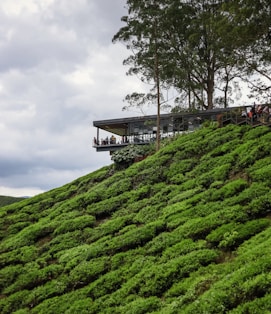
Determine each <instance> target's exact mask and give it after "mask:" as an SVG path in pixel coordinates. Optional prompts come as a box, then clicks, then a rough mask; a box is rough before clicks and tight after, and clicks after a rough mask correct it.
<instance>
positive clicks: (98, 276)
mask: <svg viewBox="0 0 271 314" xmlns="http://www.w3.org/2000/svg"><path fill="white" fill-rule="evenodd" d="M270 139H271V132H270V130H269V129H268V128H267V127H258V128H250V127H248V126H243V127H238V126H232V125H229V126H227V127H225V128H221V129H216V128H203V129H201V130H199V131H197V132H195V133H190V134H185V135H182V136H178V137H176V138H175V139H174V140H172V141H171V142H169V143H167V145H166V146H165V147H164V148H163V149H161V150H160V151H159V152H158V153H156V154H154V155H152V156H149V157H148V158H146V159H145V160H143V161H141V162H138V163H135V164H133V165H132V166H130V167H129V168H127V169H126V170H121V171H120V170H116V169H114V166H113V165H112V166H109V167H104V168H102V169H100V170H98V171H96V172H94V173H92V174H89V175H87V176H85V177H82V178H79V179H77V180H75V181H74V182H71V183H70V184H67V185H65V186H63V187H61V188H58V189H55V190H52V191H49V192H47V193H44V194H41V195H38V196H36V197H34V198H31V199H28V200H24V201H22V202H20V203H17V204H13V205H10V206H6V207H3V208H2V209H0V218H1V220H0V236H1V243H0V289H1V297H0V312H1V313H3V314H5V313H6V314H10V313H16V314H26V313H38V314H42V313H46V314H50V313H52V314H57V313H61V314H62V313H110V314H112V313H125V314H126V313H191V314H192V313H193V314H194V313H219V314H221V313H256V314H257V313H264V312H266V313H267V312H268V311H270V310H271V297H270V289H271V280H270V279H271V278H270V274H269V273H270V268H271V263H270V241H271V240H270V239H271V237H270V235H271V234H270V233H271V228H270V211H271V194H270V193H271V192H270V184H271V179H270V178H271V176H270V174H271V173H270V169H271V168H270V164H271V163H270V161H271V156H270V145H269V143H270ZM268 174H269V175H268Z"/></svg>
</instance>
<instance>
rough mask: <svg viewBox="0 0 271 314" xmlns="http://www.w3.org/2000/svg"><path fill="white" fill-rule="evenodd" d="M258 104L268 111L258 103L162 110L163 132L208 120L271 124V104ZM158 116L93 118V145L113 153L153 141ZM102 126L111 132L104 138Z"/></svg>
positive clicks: (170, 133)
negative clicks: (186, 110)
mask: <svg viewBox="0 0 271 314" xmlns="http://www.w3.org/2000/svg"><path fill="white" fill-rule="evenodd" d="M259 106H261V108H262V109H263V108H266V107H267V108H268V112H267V113H266V114H265V113H264V112H261V113H258V114H257V109H256V106H255V108H254V107H251V106H242V107H230V108H217V109H212V110H205V111H195V112H178V113H168V114H161V116H160V136H161V138H164V137H170V136H173V135H174V134H178V133H181V132H185V131H194V130H196V129H198V128H200V127H201V126H202V124H203V123H204V122H206V121H211V122H218V124H219V125H220V126H223V125H226V124H229V123H234V124H250V125H252V126H256V125H262V124H267V125H270V121H269V116H270V113H271V107H270V106H268V105H259ZM257 108H258V106H257ZM252 111H255V114H254V113H253V114H251V112H252ZM156 119H157V116H156V115H148V116H140V117H129V118H120V119H109V120H99V121H93V126H94V127H96V128H97V136H96V137H95V138H94V139H93V147H94V148H96V151H97V152H102V151H109V152H110V153H112V152H114V151H116V150H119V149H121V148H123V147H125V146H127V145H129V144H137V145H145V144H149V143H151V142H154V141H155V140H156V134H157V127H156ZM100 130H103V131H106V132H108V136H107V137H105V138H101V137H100Z"/></svg>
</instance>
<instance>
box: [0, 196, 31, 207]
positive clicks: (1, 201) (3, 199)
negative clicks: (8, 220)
mask: <svg viewBox="0 0 271 314" xmlns="http://www.w3.org/2000/svg"><path fill="white" fill-rule="evenodd" d="M24 199H25V198H24V197H12V196H2V195H0V207H3V206H6V205H10V204H13V203H16V202H20V201H22V200H24Z"/></svg>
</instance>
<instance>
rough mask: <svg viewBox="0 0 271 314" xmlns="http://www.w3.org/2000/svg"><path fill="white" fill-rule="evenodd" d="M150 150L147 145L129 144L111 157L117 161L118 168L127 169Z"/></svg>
mask: <svg viewBox="0 0 271 314" xmlns="http://www.w3.org/2000/svg"><path fill="white" fill-rule="evenodd" d="M149 151H150V147H148V146H147V147H146V146H145V145H128V146H126V147H124V148H123V149H121V150H117V151H115V152H114V153H113V154H112V156H111V159H112V160H113V161H114V162H115V165H116V168H117V169H125V168H127V167H129V166H130V165H132V164H133V163H134V162H135V161H136V159H137V158H138V159H139V158H143V157H144V156H145V155H147V154H148V153H149Z"/></svg>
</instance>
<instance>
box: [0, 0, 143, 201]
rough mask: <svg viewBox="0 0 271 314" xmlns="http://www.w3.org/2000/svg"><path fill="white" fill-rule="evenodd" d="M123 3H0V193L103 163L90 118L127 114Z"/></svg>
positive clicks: (25, 190)
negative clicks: (118, 39)
mask: <svg viewBox="0 0 271 314" xmlns="http://www.w3.org/2000/svg"><path fill="white" fill-rule="evenodd" d="M125 2H126V1H125V0H114V1H111V0H92V1H89V0H78V1H70V0H31V1H30V0H27V1H21V0H2V1H1V4H0V18H1V26H0V141H1V150H0V194H2V195H14V196H18V195H19V196H21V195H34V194H37V193H40V192H42V191H46V190H49V189H52V188H55V187H58V186H61V185H63V184H66V183H68V182H70V181H72V180H74V179H76V178H78V177H79V176H81V175H85V174H87V173H88V172H92V171H94V170H96V169H98V168H100V167H101V166H103V165H107V164H110V163H111V160H110V156H109V153H97V152H96V151H95V150H94V149H93V148H92V146H91V145H92V138H93V137H94V136H95V135H96V130H95V129H94V128H93V127H92V122H93V120H100V119H110V118H115V117H121V116H127V115H129V114H127V113H123V112H122V111H121V109H122V107H123V102H122V100H123V98H124V97H125V95H126V94H127V93H130V92H132V91H134V90H137V89H140V87H141V86H140V82H139V81H137V80H136V79H134V78H127V77H126V75H125V72H126V70H127V69H125V68H124V67H123V65H122V61H123V60H124V59H125V57H126V56H127V51H126V49H125V47H124V46H123V45H121V44H112V42H111V40H112V37H113V35H114V34H115V33H116V32H117V31H118V30H119V28H120V27H121V26H122V24H121V22H120V18H121V16H123V15H124V14H125V13H126V12H125V10H124V5H125Z"/></svg>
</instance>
